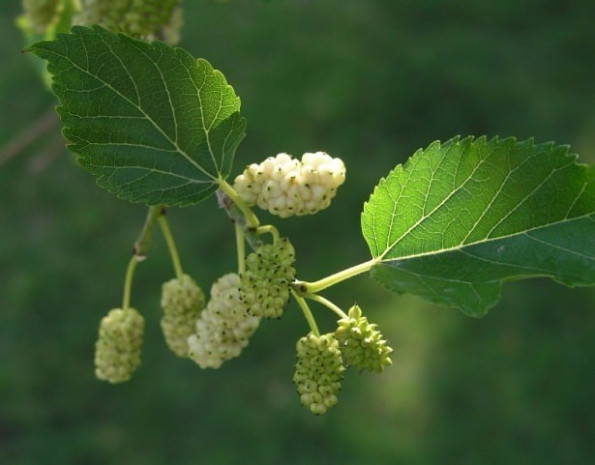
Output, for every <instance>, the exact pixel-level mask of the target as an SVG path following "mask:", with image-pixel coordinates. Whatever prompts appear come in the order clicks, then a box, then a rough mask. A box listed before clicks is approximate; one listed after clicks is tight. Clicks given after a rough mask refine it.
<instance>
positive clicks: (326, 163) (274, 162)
mask: <svg viewBox="0 0 595 465" xmlns="http://www.w3.org/2000/svg"><path fill="white" fill-rule="evenodd" d="M344 181H345V165H344V164H343V161H342V160H341V159H340V158H332V157H331V156H329V155H328V154H326V153H324V152H316V153H305V154H304V155H303V156H302V160H301V161H300V160H297V159H295V158H292V157H291V156H290V155H288V154H286V153H280V154H278V155H277V156H276V157H269V158H267V159H266V160H265V161H263V162H262V163H260V164H256V163H253V164H251V165H249V166H248V167H247V168H246V169H245V170H244V172H243V173H242V174H240V175H239V176H237V177H236V179H235V181H234V186H233V187H234V189H235V190H236V191H237V193H238V194H239V195H240V197H241V198H242V200H244V201H245V202H246V203H247V204H248V205H249V206H253V205H258V207H259V208H262V209H263V210H268V211H269V212H271V213H272V214H274V215H277V216H280V217H281V218H287V217H289V216H294V215H298V216H299V215H311V214H314V213H317V212H319V211H320V210H323V209H325V208H327V207H328V206H329V205H330V203H331V199H332V198H333V197H334V196H335V195H336V193H337V188H338V187H339V186H340V185H341V184H343V182H344Z"/></svg>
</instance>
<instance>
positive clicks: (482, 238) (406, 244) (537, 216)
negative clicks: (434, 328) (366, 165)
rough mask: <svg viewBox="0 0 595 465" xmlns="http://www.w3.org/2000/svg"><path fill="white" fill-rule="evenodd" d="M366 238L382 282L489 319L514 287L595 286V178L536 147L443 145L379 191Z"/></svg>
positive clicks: (562, 155)
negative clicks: (544, 281)
mask: <svg viewBox="0 0 595 465" xmlns="http://www.w3.org/2000/svg"><path fill="white" fill-rule="evenodd" d="M362 232H363V234H364V237H365V238H366V241H367V242H368V245H369V247H370V251H371V253H372V256H373V257H374V258H378V259H379V260H380V261H381V263H380V264H379V265H377V266H375V267H374V268H373V269H372V276H373V277H374V278H375V279H377V280H378V281H380V282H381V283H383V284H384V285H386V286H387V287H388V288H390V289H392V290H394V291H396V292H410V293H413V294H417V295H420V296H422V297H425V298H428V299H430V300H432V301H434V302H437V303H440V304H444V305H448V306H454V307H458V308H460V309H461V310H462V311H463V312H465V313H466V314H468V315H472V316H482V315H484V314H485V312H486V311H487V309H488V308H489V307H491V306H493V305H494V304H495V303H496V302H497V300H498V299H499V294H500V286H501V283H502V282H503V281H505V280H510V279H521V278H526V277H533V276H549V277H552V278H554V279H555V280H557V281H559V282H562V283H564V284H566V285H570V286H577V285H591V284H594V283H595V241H594V240H593V238H594V237H595V182H594V175H593V169H592V167H587V166H584V165H578V164H576V163H575V157H574V156H570V155H568V151H567V148H566V147H555V146H554V145H552V144H542V145H534V144H533V142H532V141H530V140H529V141H524V142H517V141H515V140H514V139H503V140H500V139H497V138H496V139H492V140H490V141H487V140H486V139H485V138H480V139H476V140H474V139H472V138H466V139H463V140H460V139H458V138H455V139H452V140H451V141H448V142H446V143H444V144H440V143H438V142H436V143H433V144H431V145H430V146H429V147H428V148H427V149H426V150H423V151H421V150H420V151H418V152H417V153H416V154H415V155H414V156H413V157H412V158H411V159H410V160H409V161H408V162H407V164H406V165H405V166H404V167H402V166H398V167H397V168H395V170H393V171H392V172H391V173H390V174H389V176H387V178H385V179H383V180H382V181H381V182H380V183H379V185H378V186H377V187H376V189H375V191H374V193H373V194H372V196H371V197H370V200H369V201H368V202H367V203H366V205H365V206H364V211H363V213H362Z"/></svg>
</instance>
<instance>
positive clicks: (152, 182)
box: [27, 26, 245, 205]
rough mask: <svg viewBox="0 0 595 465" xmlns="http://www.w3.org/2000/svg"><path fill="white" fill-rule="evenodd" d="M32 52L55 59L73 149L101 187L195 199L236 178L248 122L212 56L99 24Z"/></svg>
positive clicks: (56, 86) (155, 198)
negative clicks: (232, 174) (199, 56)
mask: <svg viewBox="0 0 595 465" xmlns="http://www.w3.org/2000/svg"><path fill="white" fill-rule="evenodd" d="M27 50H28V51H31V52H32V53H34V54H36V55H38V56H40V57H41V58H44V59H46V60H47V61H48V62H49V66H48V70H49V72H50V73H51V74H52V75H53V91H54V93H55V94H56V95H57V97H58V99H59V100H60V106H59V107H58V114H59V115H60V119H61V120H62V122H63V123H64V135H65V136H66V138H67V139H68V140H69V141H70V142H71V144H70V145H69V149H70V150H71V151H73V152H74V153H76V154H77V155H78V156H79V157H78V160H79V163H80V164H81V166H83V168H85V169H86V170H88V171H89V172H91V173H92V174H93V175H94V176H96V177H97V183H98V184H99V185H100V186H101V187H104V188H106V189H108V190H109V191H111V192H114V193H116V194H117V195H118V197H120V198H123V199H127V200H129V201H131V202H144V203H146V204H149V205H190V204H194V203H197V202H200V201H202V200H204V199H206V198H207V197H209V196H210V195H211V194H213V193H214V192H215V191H216V190H217V187H218V182H217V180H218V179H225V178H226V177H227V176H228V175H229V173H230V171H231V165H232V162H233V157H234V154H235V150H236V147H237V146H238V144H239V143H240V141H241V140H242V139H243V137H244V134H245V120H244V118H242V117H241V116H240V114H239V110H240V99H239V98H238V97H237V96H236V95H235V93H234V91H233V89H232V87H231V86H229V85H228V84H227V82H226V81H225V77H224V76H223V74H221V73H220V72H219V71H216V70H214V69H213V68H212V67H211V65H210V64H209V63H208V62H207V61H205V60H202V59H199V60H196V59H195V58H194V57H192V56H191V55H190V54H189V53H188V52H186V51H184V50H182V49H180V48H175V49H174V48H172V47H169V46H168V45H166V44H164V43H161V42H153V43H150V44H149V43H146V42H141V41H138V40H134V39H131V38H129V37H126V36H124V35H121V34H113V33H111V32H109V31H107V30H105V29H102V28H100V27H98V26H95V27H93V28H92V29H89V28H84V27H74V28H72V32H71V33H69V34H59V35H58V37H57V39H56V40H53V41H46V42H40V43H37V44H34V45H32V46H31V47H29V48H28V49H27Z"/></svg>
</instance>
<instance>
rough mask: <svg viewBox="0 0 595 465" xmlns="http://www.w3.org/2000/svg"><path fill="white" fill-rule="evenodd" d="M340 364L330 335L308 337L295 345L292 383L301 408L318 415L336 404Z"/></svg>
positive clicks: (341, 370)
mask: <svg viewBox="0 0 595 465" xmlns="http://www.w3.org/2000/svg"><path fill="white" fill-rule="evenodd" d="M344 370H345V368H344V367H343V361H342V358H341V351H340V350H339V342H338V341H337V339H336V338H335V336H334V334H332V333H329V334H323V335H322V336H315V335H314V334H312V333H309V334H308V335H307V336H304V337H302V338H300V339H299V341H298V342H297V363H296V366H295V374H294V375H293V382H294V383H295V385H296V387H297V390H298V393H299V395H300V400H301V402H302V404H303V405H304V406H306V407H308V408H309V409H310V411H311V412H312V413H315V414H321V413H324V412H326V411H327V409H329V408H330V407H332V406H333V405H335V404H336V403H337V394H338V392H339V390H340V389H341V381H342V379H343V371H344Z"/></svg>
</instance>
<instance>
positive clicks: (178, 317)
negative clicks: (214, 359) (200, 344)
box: [161, 274, 205, 357]
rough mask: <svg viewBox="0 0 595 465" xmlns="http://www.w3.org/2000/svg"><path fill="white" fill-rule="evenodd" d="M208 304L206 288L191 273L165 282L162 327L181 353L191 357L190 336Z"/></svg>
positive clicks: (177, 352) (169, 341)
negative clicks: (204, 290)
mask: <svg viewBox="0 0 595 465" xmlns="http://www.w3.org/2000/svg"><path fill="white" fill-rule="evenodd" d="M204 306H205V295H204V293H203V292H202V289H201V288H200V287H198V285H197V284H196V283H195V282H194V280H193V279H192V278H191V277H190V276H188V275H186V274H185V275H183V276H182V278H181V279H177V278H175V279H172V280H170V281H168V282H166V283H165V284H163V288H162V292H161V308H162V309H163V317H162V318H161V329H162V331H163V335H164V337H165V341H166V342H167V345H168V347H169V348H170V349H171V350H172V352H174V353H175V354H176V355H177V356H178V357H188V337H190V335H191V334H193V333H194V330H195V327H196V320H197V319H198V318H199V317H200V312H201V311H202V309H203V308H204Z"/></svg>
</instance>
